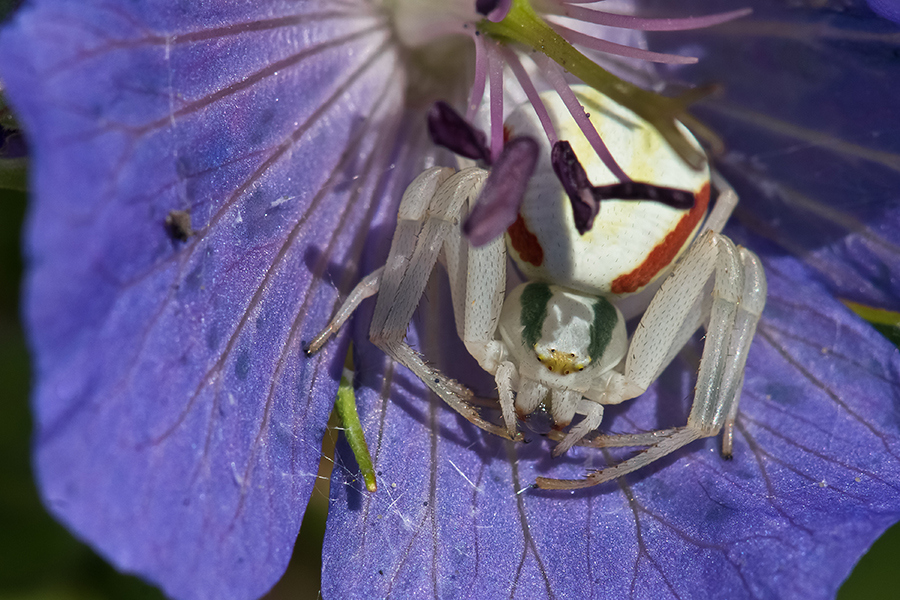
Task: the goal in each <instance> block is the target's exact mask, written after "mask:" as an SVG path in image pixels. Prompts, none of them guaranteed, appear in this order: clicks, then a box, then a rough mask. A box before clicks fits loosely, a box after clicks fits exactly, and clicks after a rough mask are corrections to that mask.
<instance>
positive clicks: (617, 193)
mask: <svg viewBox="0 0 900 600" xmlns="http://www.w3.org/2000/svg"><path fill="white" fill-rule="evenodd" d="M550 163H551V164H552V165H553V172H554V173H556V177H557V178H558V179H559V182H560V183H561V184H562V186H563V189H564V190H565V191H566V195H568V196H569V200H571V202H572V214H573V216H574V217H575V229H577V230H578V233H579V234H581V235H584V234H585V233H586V232H588V231H590V229H591V227H593V226H594V218H595V217H596V216H597V213H598V212H600V202H601V201H602V200H652V201H653V202H659V203H661V204H665V205H666V206H671V207H672V208H677V209H680V210H688V209H691V208H694V204H695V202H696V198H694V194H692V193H691V192H687V191H685V190H677V189H675V188H669V187H661V186H658V185H653V184H652V183H641V182H638V181H623V182H620V183H614V184H612V185H603V186H599V187H598V186H593V185H591V182H590V180H589V179H588V176H587V172H585V170H584V167H582V166H581V163H580V162H578V157H577V156H575V151H574V150H572V146H571V145H569V142H566V141H559V142H556V143H555V144H553V151H552V152H551V154H550Z"/></svg>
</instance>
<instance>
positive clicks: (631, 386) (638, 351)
mask: <svg viewBox="0 0 900 600" xmlns="http://www.w3.org/2000/svg"><path fill="white" fill-rule="evenodd" d="M711 277H714V278H715V279H714V286H713V289H712V294H711V295H710V296H704V294H703V292H704V290H706V289H708V286H707V283H708V282H709V280H710V278H711ZM765 299H766V281H765V274H764V272H763V269H762V265H761V264H760V262H759V259H758V258H757V257H756V255H755V254H753V253H752V252H750V251H749V250H747V249H744V248H741V249H740V250H739V249H737V248H736V247H735V246H734V244H733V243H732V242H731V240H729V239H728V238H727V237H725V236H723V235H721V234H719V233H716V232H715V231H707V232H706V233H704V234H703V235H702V236H701V237H700V238H699V239H698V240H697V241H696V242H695V243H694V244H693V245H692V246H691V248H690V250H689V251H688V253H687V255H686V256H685V257H684V259H683V260H682V261H681V262H680V263H679V264H678V266H677V267H676V268H675V270H674V272H673V273H672V274H671V275H670V276H669V279H667V280H666V282H665V283H664V284H663V286H662V287H661V288H660V291H659V292H658V293H657V295H656V296H655V297H654V298H653V301H652V302H651V303H650V306H649V307H648V309H647V311H646V312H645V313H644V317H643V318H642V319H641V322H640V324H639V325H638V329H637V331H636V332H635V334H634V337H633V338H632V341H631V345H630V347H629V351H628V357H627V359H626V365H625V374H624V381H623V383H622V387H623V389H626V390H628V393H627V395H626V398H627V397H634V396H636V395H639V394H640V393H643V392H644V391H645V390H646V389H647V387H649V385H650V384H651V383H652V382H653V381H654V380H655V379H656V378H657V377H658V376H659V374H660V373H661V372H662V371H663V369H664V368H665V367H666V366H667V365H668V363H669V361H671V359H672V358H673V357H674V355H675V354H676V353H677V352H678V350H680V348H681V346H682V345H683V344H684V343H685V342H686V341H687V339H688V338H689V337H690V335H691V334H692V333H693V332H694V331H696V329H697V327H698V326H699V324H700V323H701V322H704V321H707V319H708V326H707V335H706V343H705V345H704V348H703V355H702V358H701V360H700V370H699V373H698V376H697V386H696V392H695V397H694V403H693V406H692V408H691V413H690V416H689V417H688V422H687V425H686V426H685V427H678V428H674V429H670V430H665V431H662V432H650V433H647V434H637V435H629V436H627V440H624V441H625V442H626V443H623V444H617V443H610V441H606V442H605V443H604V442H601V443H598V444H597V445H598V446H613V445H634V446H642V445H645V446H647V449H645V450H644V451H642V452H641V453H640V454H638V455H636V456H633V457H632V458H629V459H627V460H625V461H623V462H621V463H619V464H617V465H614V466H612V467H608V468H606V469H602V470H599V471H594V472H592V473H590V474H589V475H588V476H587V477H586V478H585V479H581V480H559V479H549V478H538V480H537V484H538V486H539V487H541V488H545V489H577V488H584V487H589V486H592V485H597V484H599V483H603V482H605V481H609V480H611V479H615V478H617V477H621V476H622V475H625V474H626V473H630V472H632V471H634V470H637V469H640V468H641V467H643V466H645V465H647V464H649V463H651V462H653V461H655V460H657V459H659V458H662V457H663V456H666V455H667V454H670V453H671V452H674V451H675V450H677V449H678V448H681V447H682V446H684V445H686V444H689V443H690V442H692V441H694V440H696V439H699V438H702V437H709V436H713V435H716V434H718V433H719V432H720V431H721V430H722V428H723V427H724V428H725V429H726V433H725V444H724V449H725V450H726V452H728V451H730V430H731V428H732V426H733V424H734V419H735V417H736V415H737V404H738V400H739V395H740V386H741V384H742V382H743V373H744V367H745V365H746V362H747V351H748V349H749V347H750V342H751V341H752V339H753V334H754V333H755V331H756V324H757V322H758V321H759V317H760V314H761V313H762V309H763V306H764V305H765ZM707 315H708V317H707ZM623 399H624V398H623ZM610 437H614V436H610Z"/></svg>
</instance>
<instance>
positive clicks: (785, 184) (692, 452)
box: [323, 7, 900, 599]
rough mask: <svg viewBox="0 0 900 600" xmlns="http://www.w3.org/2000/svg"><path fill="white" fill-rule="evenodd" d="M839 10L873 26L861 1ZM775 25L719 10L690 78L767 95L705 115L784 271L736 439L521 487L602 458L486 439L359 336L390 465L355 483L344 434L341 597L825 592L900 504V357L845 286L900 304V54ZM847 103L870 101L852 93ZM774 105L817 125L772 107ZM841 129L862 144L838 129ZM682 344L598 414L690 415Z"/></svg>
mask: <svg viewBox="0 0 900 600" xmlns="http://www.w3.org/2000/svg"><path fill="white" fill-rule="evenodd" d="M720 8H721V7H720ZM765 8H766V7H763V9H764V10H762V11H760V12H761V13H762V14H763V16H767V18H769V19H770V20H771V19H772V18H773V17H779V18H781V19H783V18H784V13H783V12H776V11H775V10H774V9H772V10H770V11H767V10H765ZM704 10H707V11H708V9H704V8H702V7H700V8H697V9H696V10H690V11H688V12H693V13H695V14H702V13H703V12H704ZM792 14H797V15H801V18H802V19H807V18H808V17H809V16H810V15H811V14H812V13H801V12H798V13H792ZM828 18H829V19H836V18H837V17H836V16H835V15H829V16H828ZM835 23H837V24H839V25H841V26H842V27H849V26H850V25H854V26H856V25H858V26H859V27H861V28H862V29H863V30H865V31H866V32H867V33H868V29H869V28H878V27H880V25H878V24H873V23H872V22H871V21H869V20H866V18H865V17H860V16H859V15H858V14H856V13H851V14H849V15H845V20H841V21H835ZM766 31H769V32H771V31H774V32H776V33H778V32H781V33H779V34H778V35H763V36H762V37H760V36H761V33H760V32H759V31H756V32H755V33H753V34H742V35H741V36H740V37H734V36H733V35H731V34H729V35H726V34H722V33H716V30H711V31H710V33H709V35H708V36H706V37H704V38H702V39H703V40H704V42H709V46H707V47H708V48H709V50H708V52H702V53H701V54H709V55H708V56H705V57H703V58H701V61H700V66H704V65H706V64H707V62H706V61H710V60H712V59H715V58H716V56H714V55H721V56H718V59H717V60H714V61H713V64H714V66H710V67H709V69H708V70H707V71H705V72H704V73H705V77H700V78H698V79H696V81H698V82H701V83H708V82H709V81H723V80H724V81H726V82H727V83H726V89H727V90H728V98H729V100H730V101H732V102H736V101H737V100H736V99H740V100H741V101H746V102H758V105H753V106H751V107H750V108H752V111H751V113H750V115H751V116H752V117H754V118H753V119H749V122H745V121H748V119H747V118H746V116H744V119H743V121H742V120H741V119H738V118H734V117H732V118H728V119H725V118H718V119H716V118H714V117H713V116H710V115H711V113H712V111H713V108H710V109H709V110H707V111H706V112H704V114H703V116H704V118H708V119H709V121H710V122H712V123H713V124H714V125H715V126H716V127H717V130H718V131H720V132H722V133H723V134H724V137H725V140H726V143H727V144H728V147H729V149H731V153H730V154H728V155H726V156H725V157H724V158H723V161H722V162H721V163H720V165H719V166H720V168H722V169H723V170H725V172H726V175H727V176H728V177H729V179H730V180H732V182H733V183H735V185H736V186H737V187H738V188H739V191H740V192H741V196H742V202H741V205H740V207H739V213H738V215H737V219H736V220H735V224H733V225H732V226H730V227H729V229H728V233H729V234H730V235H732V236H733V237H734V238H735V240H736V241H739V242H740V243H743V244H746V245H747V246H748V247H750V248H752V249H753V250H754V251H756V252H757V253H758V254H760V256H761V257H762V258H763V261H764V264H765V266H766V269H767V275H768V278H769V301H768V305H767V307H766V312H765V314H764V317H763V320H762V321H761V323H760V326H759V330H758V334H757V340H756V343H755V344H754V346H753V348H752V350H751V353H750V362H749V364H748V368H747V373H746V381H745V385H744V392H743V395H742V404H741V414H740V417H739V419H738V427H737V431H736V432H735V454H734V460H733V461H730V462H729V461H723V460H722V459H721V458H720V457H719V447H718V444H719V440H718V439H708V440H705V441H702V442H696V443H694V444H692V445H690V446H688V447H687V448H685V449H683V450H682V451H679V452H678V453H676V454H674V455H673V456H672V457H671V458H669V459H668V460H663V461H660V462H659V463H657V464H655V465H653V466H651V467H649V468H648V469H644V470H642V471H639V472H637V473H634V474H632V475H630V476H628V477H626V478H624V479H623V480H621V481H617V482H611V483H609V484H605V485H603V486H600V487H597V488H594V489H591V490H585V491H581V492H573V493H551V492H538V491H535V490H532V489H528V486H529V485H530V484H531V483H532V482H533V481H534V480H535V478H536V477H537V476H539V475H548V474H550V475H552V476H554V477H577V476H581V475H583V474H584V473H585V472H586V471H588V470H590V469H591V468H596V467H597V466H598V465H602V464H604V463H605V461H606V458H605V457H604V455H603V454H602V453H600V452H599V451H596V450H587V449H576V450H574V451H573V452H572V453H571V455H570V456H567V457H565V458H562V459H557V460H556V461H552V460H550V459H549V458H548V456H549V450H550V448H549V446H548V444H547V443H546V442H543V441H542V440H540V438H537V439H535V440H533V441H532V442H531V443H530V444H527V445H524V446H522V445H520V446H516V445H513V444H509V443H506V442H503V441H501V440H497V439H492V438H489V437H487V436H484V435H482V434H481V433H479V432H477V431H475V430H474V429H473V428H471V427H470V426H468V425H467V424H466V423H464V422H462V420H461V419H459V418H458V417H456V416H455V415H454V414H453V413H452V412H451V411H449V410H447V409H446V408H445V407H443V406H442V405H441V404H440V403H439V402H437V401H436V400H435V399H434V398H433V397H430V396H429V395H428V394H427V392H426V391H425V388H424V386H422V385H421V384H420V383H419V382H418V381H416V380H415V379H414V378H412V377H411V376H410V375H409V374H408V373H407V372H406V371H405V370H403V369H399V368H398V367H396V366H395V365H391V364H389V363H388V364H386V363H384V359H383V358H382V357H380V356H379V355H378V353H377V351H371V348H370V347H369V348H368V349H367V348H366V347H365V346H364V345H363V344H361V345H360V354H361V355H362V357H363V360H362V364H365V365H367V366H365V367H360V369H361V371H362V370H363V369H365V370H366V371H367V372H369V373H370V375H369V376H368V378H366V379H365V380H364V381H363V388H362V389H361V390H360V391H361V394H360V398H361V399H362V403H363V407H362V414H363V416H364V422H365V424H366V427H367V439H370V440H377V441H376V442H373V445H375V446H376V447H375V448H374V452H373V454H374V455H375V461H376V469H378V470H379V471H380V478H381V480H382V481H384V482H385V485H384V486H383V487H382V488H381V489H379V491H378V492H377V493H375V494H366V493H360V492H359V491H358V490H360V489H361V487H360V483H359V482H358V481H357V480H356V474H355V472H354V470H353V469H352V468H351V467H344V466H343V465H344V464H352V462H351V459H350V458H349V456H350V455H349V453H348V452H347V451H346V449H343V450H341V451H340V452H339V456H338V459H336V460H337V464H338V465H339V467H341V468H337V469H335V473H334V475H333V478H332V497H331V499H332V507H331V512H330V514H329V528H328V533H327V534H326V542H325V555H324V556H325V560H324V566H323V574H324V575H323V588H324V589H323V593H324V595H325V597H334V598H338V597H341V598H343V597H347V598H363V597H381V596H397V597H470V596H478V597H523V598H544V597H547V598H568V597H573V598H580V597H585V598H588V597H592V598H620V597H628V598H653V599H656V598H668V597H679V598H684V597H690V598H722V597H728V598H759V597H764V598H832V597H834V595H835V593H836V591H837V589H838V586H839V585H840V583H841V582H842V581H843V579H844V578H845V577H846V576H847V575H848V574H849V572H850V570H851V568H852V566H853V564H854V563H855V562H856V560H857V559H858V558H859V556H860V555H861V554H862V553H863V552H864V551H865V550H866V549H867V548H868V547H869V545H870V544H871V543H872V542H873V541H874V539H875V538H876V537H877V536H878V535H880V533H881V532H883V531H884V530H885V529H886V528H887V527H888V526H889V525H891V524H892V523H894V522H896V521H897V520H898V518H900V494H898V492H900V428H898V422H897V416H896V408H895V407H896V405H897V403H898V402H900V355H898V353H897V351H896V349H895V348H894V347H892V346H891V345H890V344H889V343H888V342H886V341H885V340H884V339H883V338H881V337H880V336H879V335H878V334H876V333H875V332H874V331H873V330H872V329H871V327H869V326H868V325H867V324H865V323H863V322H862V321H860V320H859V319H858V318H856V317H855V316H854V315H853V314H851V313H850V312H849V311H848V310H847V309H846V308H845V307H844V306H843V305H842V304H841V303H840V302H838V301H836V300H835V299H834V295H835V294H839V295H840V296H841V297H850V298H856V299H860V300H862V301H868V302H871V303H873V304H876V305H881V306H885V307H894V308H896V306H897V305H898V303H900V294H898V291H900V290H898V289H897V287H896V286H897V282H898V281H900V277H898V276H897V273H896V269H897V268H898V265H900V256H898V254H900V252H898V248H900V234H898V232H900V223H898V219H900V214H898V213H900V211H898V208H897V205H898V203H897V199H898V197H897V195H896V193H897V192H896V190H898V189H900V185H898V180H897V173H898V169H897V164H900V163H898V162H897V160H898V158H897V157H898V150H900V148H898V146H897V143H898V140H900V136H898V135H896V131H895V130H896V123H897V121H896V119H891V118H889V115H890V113H891V111H893V110H895V109H894V108H893V107H894V106H895V103H894V101H893V100H891V98H896V94H891V93H889V92H890V91H891V90H894V89H896V86H897V85H898V84H897V82H898V81H900V78H898V77H895V76H894V74H895V73H896V71H897V68H898V65H897V63H896V61H893V62H891V61H890V60H889V57H890V56H891V53H890V50H889V48H888V47H887V46H882V44H881V43H880V42H879V41H878V38H877V36H875V37H872V38H868V37H867V36H866V35H860V36H854V35H853V33H852V30H851V31H849V32H844V31H843V30H841V29H840V28H838V30H837V31H836V32H832V33H833V34H834V35H835V36H837V37H836V40H837V41H835V42H834V43H831V44H829V43H828V42H827V40H826V41H824V42H823V41H822V40H820V39H819V38H817V37H816V36H815V35H813V34H815V33H816V30H815V29H814V28H813V29H806V30H803V29H801V30H800V33H799V34H797V33H796V32H795V31H796V30H792V29H790V28H783V29H779V28H778V23H777V22H775V23H774V24H773V25H768V26H767V28H766ZM779 36H780V37H779ZM782 38H783V39H782ZM672 39H673V40H676V39H682V40H683V39H684V38H675V37H674V36H673V37H672ZM716 40H718V44H717V43H716ZM812 42H815V43H812ZM798 47H799V49H798ZM701 48H702V46H701ZM676 51H680V52H688V53H693V54H697V49H696V47H692V48H691V49H690V50H685V49H683V48H681V49H677V50H676ZM820 51H823V53H822V54H821V55H820V54H817V52H820ZM798 52H799V54H798ZM800 55H802V56H800ZM863 57H868V59H869V60H868V61H867V62H863ZM786 61H787V64H785V62H786ZM796 62H799V64H795V63H796ZM823 62H824V63H826V66H827V68H825V67H823V65H822V63H823ZM822 69H824V70H822ZM678 73H679V74H682V73H683V72H682V71H678ZM823 73H824V75H823ZM804 74H805V75H806V76H805V77H804V76H803V75H804ZM760 96H761V97H762V99H761V100H758V101H757V100H756V99H757V98H759V97H760ZM823 98H826V99H832V98H833V99H835V102H834V103H831V102H827V101H823V100H822V99H823ZM854 102H857V103H858V104H859V105H860V106H861V107H862V110H859V111H857V110H854V111H852V112H851V111H849V110H846V109H848V108H849V107H850V106H852V104H853V103H854ZM842 107H843V108H842ZM768 115H774V117H775V118H779V119H782V120H784V121H787V122H790V123H797V124H800V125H802V126H803V127H805V129H804V130H802V131H798V130H788V129H786V128H785V127H784V126H783V124H781V123H778V124H776V125H775V126H774V127H773V126H772V124H771V123H770V122H767V121H765V120H764V118H765V117H766V116H768ZM785 132H787V134H786V133H785ZM807 132H812V134H817V132H824V135H822V137H821V138H819V139H818V140H816V139H815V138H814V137H813V138H810V137H809V136H810V135H811V134H809V133H807ZM801 133H803V134H804V135H806V136H807V137H806V138H803V137H798V135H799V134H801ZM837 133H840V134H841V135H842V136H844V137H843V138H840V139H845V140H849V141H850V142H852V143H855V144H857V145H856V146H852V145H851V146H847V145H844V146H839V145H838V146H835V145H834V144H832V143H830V141H833V140H834V139H835V138H834V136H835V135H837ZM863 142H865V143H863ZM860 148H862V150H860ZM866 149H872V150H874V152H871V153H869V152H867V151H866ZM747 167H759V170H753V169H750V168H747ZM760 170H761V171H762V175H764V176H763V177H760ZM755 178H756V179H755ZM773 186H775V187H774V188H773ZM798 191H799V194H798V193H797V192H798ZM791 254H794V256H799V257H801V259H798V258H795V257H794V256H791ZM374 266H377V265H373V267H374ZM862 267H865V270H863V271H861V272H858V270H859V269H860V268H862ZM446 298H447V293H446V291H435V292H432V293H430V294H428V295H427V303H428V308H429V311H428V316H427V317H426V316H424V315H423V319H426V318H427V319H436V318H437V317H435V316H434V313H435V312H438V311H440V310H441V309H442V308H443V309H444V310H447V307H446V306H445V305H446V304H448V303H449V301H448V300H447V299H446ZM417 325H418V328H417V330H418V331H420V332H423V335H424V336H425V338H424V339H422V340H420V343H421V346H422V347H423V350H424V351H425V354H426V356H427V357H428V358H429V359H430V360H434V361H436V362H437V363H438V364H442V363H441V360H442V358H444V359H445V360H446V361H447V362H448V363H449V364H447V366H446V368H448V369H455V372H458V373H459V376H460V378H462V380H463V381H466V382H467V383H470V384H473V385H476V386H480V389H481V390H482V393H483V394H485V395H491V394H492V393H493V392H492V387H493V386H492V382H490V380H489V378H487V379H484V378H482V377H483V374H478V367H477V366H475V365H473V364H469V363H467V362H465V361H462V360H461V359H460V358H459V356H460V355H461V353H462V352H464V350H461V349H460V348H458V347H456V346H454V345H453V344H451V343H449V342H448V341H447V340H448V339H452V337H453V336H452V333H451V331H452V324H450V320H449V317H445V320H444V322H443V323H437V324H436V323H434V322H432V321H431V320H429V321H424V322H419V323H417ZM439 325H443V326H444V328H445V329H444V330H441V329H440V327H439ZM360 330H364V326H361V328H360ZM369 352H371V354H370V353H369ZM689 357H690V353H687V356H686V357H685V358H682V359H680V362H679V363H677V364H676V365H674V366H673V367H672V368H670V369H669V370H668V371H667V372H665V373H664V374H663V376H662V377H661V380H660V381H659V382H658V383H657V384H656V385H654V386H653V387H652V388H651V390H650V391H649V392H648V393H647V394H646V395H645V396H644V397H641V398H638V399H636V400H633V401H630V402H628V403H625V404H623V405H622V406H621V407H616V408H612V409H610V410H608V416H607V419H606V421H605V423H604V426H603V429H604V430H605V431H612V432H632V431H636V430H645V429H653V428H660V427H668V426H674V425H680V424H683V423H684V420H685V419H686V415H687V413H688V412H689V402H690V398H691V397H692V395H693V384H694V378H695V375H694V373H695V372H696V367H697V365H696V363H695V362H691V359H690V358H689ZM387 382H390V384H391V385H393V387H388V383H387ZM426 398H430V399H426ZM610 455H611V459H612V460H615V458H616V457H617V456H622V455H627V453H625V454H622V455H619V454H618V453H615V452H611V453H610ZM342 457H343V458H342Z"/></svg>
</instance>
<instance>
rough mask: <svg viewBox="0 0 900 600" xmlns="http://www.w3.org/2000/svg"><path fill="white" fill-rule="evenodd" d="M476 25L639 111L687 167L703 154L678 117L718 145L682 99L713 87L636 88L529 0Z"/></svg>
mask: <svg viewBox="0 0 900 600" xmlns="http://www.w3.org/2000/svg"><path fill="white" fill-rule="evenodd" d="M478 30H479V31H481V32H482V33H484V34H485V35H487V36H488V37H490V38H493V39H495V40H497V41H499V42H501V43H509V42H518V43H520V44H524V45H525V46H528V47H530V48H532V49H534V50H536V51H538V52H540V53H542V54H546V55H547V56H548V57H549V58H550V59H552V60H553V61H554V62H556V63H557V64H558V65H559V66H561V67H562V68H564V69H565V70H567V71H568V72H569V73H571V74H572V75H574V76H575V77H578V78H579V79H581V80H582V81H583V82H584V83H586V84H587V85H589V86H591V87H592V88H594V89H596V90H597V91H599V92H601V93H603V94H605V95H607V96H609V97H610V98H611V99H612V100H614V101H615V102H618V103H619V104H621V105H622V106H625V107H627V108H629V109H631V110H632V111H634V112H635V113H636V114H638V115H640V116H641V117H643V118H644V119H645V120H646V121H647V122H648V123H650V124H651V125H652V126H653V127H655V128H656V129H657V130H658V131H659V133H660V134H661V135H662V136H663V138H665V139H666V141H667V142H668V143H669V144H670V145H671V146H672V149H673V150H675V152H677V153H678V155H679V156H680V157H681V158H682V159H683V160H684V161H685V162H686V163H687V164H688V165H690V166H691V168H693V169H702V168H704V167H705V166H706V164H707V160H706V156H705V155H704V154H703V152H702V151H700V150H698V149H697V148H695V147H694V146H693V145H692V144H691V142H690V141H689V140H688V138H686V137H685V136H684V134H683V133H682V132H681V131H679V129H678V127H677V122H678V121H681V122H682V123H684V124H685V125H687V126H688V128H689V129H691V130H693V131H694V133H695V134H697V135H699V136H701V137H703V138H704V139H705V140H706V141H707V142H708V143H710V144H711V145H712V146H713V149H714V150H715V149H717V148H719V147H720V146H721V142H720V141H719V139H718V137H716V136H715V134H713V133H712V132H711V131H710V130H709V128H707V127H706V126H705V125H703V124H702V123H700V121H699V120H697V119H696V118H695V117H693V116H691V115H690V114H688V113H687V111H686V108H687V106H688V104H690V103H692V102H695V101H696V100H699V99H700V98H701V97H703V96H705V95H707V94H709V93H710V92H712V91H713V89H714V88H700V89H695V90H691V91H690V92H687V93H686V94H685V95H683V96H681V97H680V98H667V97H665V96H660V95H659V94H656V93H654V92H649V91H647V90H644V89H641V88H639V87H637V86H636V85H634V84H632V83H629V82H627V81H625V80H623V79H620V78H619V77H616V76H615V75H613V74H612V73H610V72H609V71H607V70H606V69H604V68H603V67H601V66H599V65H598V64H597V63H595V62H593V61H592V60H591V59H589V58H588V57H586V56H585V55H584V54H582V53H581V52H579V51H578V50H576V49H575V48H574V47H573V46H572V44H570V43H569V42H567V41H566V40H565V38H563V37H562V36H561V35H559V34H558V33H556V32H555V31H554V30H553V29H552V28H551V27H550V26H549V25H548V24H547V22H546V21H544V20H543V19H542V18H541V17H540V16H539V15H538V14H537V13H536V12H535V11H534V9H533V8H532V7H531V4H530V2H529V0H512V6H511V7H510V9H509V13H508V14H507V15H506V18H504V19H503V20H502V21H500V22H499V23H492V22H491V21H488V20H487V19H484V20H482V21H481V22H479V23H478Z"/></svg>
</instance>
